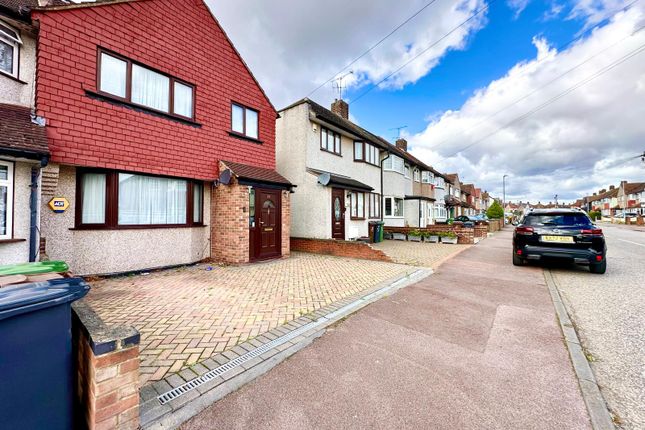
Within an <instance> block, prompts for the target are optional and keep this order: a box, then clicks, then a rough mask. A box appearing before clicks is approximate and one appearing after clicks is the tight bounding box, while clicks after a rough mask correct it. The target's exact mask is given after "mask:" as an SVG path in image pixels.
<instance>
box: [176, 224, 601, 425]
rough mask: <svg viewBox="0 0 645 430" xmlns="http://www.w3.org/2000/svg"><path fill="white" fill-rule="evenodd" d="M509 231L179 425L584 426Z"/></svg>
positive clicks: (540, 294) (549, 315)
mask: <svg viewBox="0 0 645 430" xmlns="http://www.w3.org/2000/svg"><path fill="white" fill-rule="evenodd" d="M510 237H511V232H510V229H507V230H506V231H503V232H499V233H497V234H496V235H495V236H494V237H492V238H488V239H487V240H485V241H482V242H481V243H480V244H479V245H477V246H475V247H471V248H470V249H467V250H465V251H464V252H461V253H460V254H458V255H457V256H456V257H455V258H453V259H451V260H449V261H447V262H446V263H444V264H443V265H441V266H440V267H439V269H438V270H437V272H436V273H435V275H433V276H430V277H428V278H426V279H424V280H422V281H421V282H419V283H417V284H414V285H412V286H409V287H407V288H405V289H402V290H400V291H399V292H397V293H396V294H393V295H391V296H389V297H387V298H384V299H381V300H380V301H378V302H376V303H374V304H372V305H370V306H369V307H367V308H364V309H363V310H362V311H360V312H358V313H356V314H354V315H353V316H351V317H349V318H348V319H346V320H345V321H344V322H342V323H339V324H338V325H337V326H335V328H334V329H328V331H327V332H326V334H324V335H323V336H322V337H320V338H319V339H318V340H316V341H315V342H314V343H313V344H312V345H311V346H309V347H308V348H306V349H304V350H302V351H300V352H299V353H298V354H296V355H294V356H293V357H291V358H290V359H288V360H287V361H285V362H283V363H281V364H280V365H278V366H277V367H275V368H274V369H273V370H271V371H270V372H269V373H267V374H266V375H264V376H263V377H261V378H258V379H256V380H255V381H254V382H252V383H250V384H248V385H246V386H244V387H242V388H241V389H240V390H238V391H237V392H235V393H233V394H231V395H229V396H227V397H225V398H224V399H222V400H221V401H219V402H217V403H215V404H213V405H211V406H210V407H208V408H207V409H206V410H204V411H203V412H202V413H200V414H199V415H197V416H195V417H194V418H193V419H192V420H190V421H188V422H187V423H186V424H184V426H183V427H182V428H183V429H211V428H218V429H238V428H239V429H241V428H254V429H301V428H322V429H332V428H333V429H337V428H344V429H345V428H376V429H380V428H433V429H455V428H459V429H482V428H486V429H509V428H521V429H588V428H590V422H589V416H588V414H587V410H586V408H585V404H584V401H583V399H582V397H581V393H580V389H579V386H578V381H577V379H576V377H575V375H574V372H573V369H572V367H571V362H570V360H569V356H568V351H567V349H566V347H565V345H564V342H563V337H562V332H561V331H560V328H559V325H558V322H557V319H556V316H555V314H554V309H553V304H552V302H551V298H550V296H549V292H548V289H547V287H546V284H545V281H544V276H543V273H542V269H541V268H537V267H514V266H512V264H511V244H510Z"/></svg>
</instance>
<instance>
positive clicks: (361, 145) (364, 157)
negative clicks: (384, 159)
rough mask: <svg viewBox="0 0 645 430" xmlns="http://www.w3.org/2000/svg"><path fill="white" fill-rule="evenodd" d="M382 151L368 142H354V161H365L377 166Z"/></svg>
mask: <svg viewBox="0 0 645 430" xmlns="http://www.w3.org/2000/svg"><path fill="white" fill-rule="evenodd" d="M379 154H380V151H379V149H378V148H377V147H376V146H374V145H370V144H369V143H366V142H358V141H357V142H354V161H364V162H366V163H369V164H373V165H375V166H378V165H379V161H380V156H379Z"/></svg>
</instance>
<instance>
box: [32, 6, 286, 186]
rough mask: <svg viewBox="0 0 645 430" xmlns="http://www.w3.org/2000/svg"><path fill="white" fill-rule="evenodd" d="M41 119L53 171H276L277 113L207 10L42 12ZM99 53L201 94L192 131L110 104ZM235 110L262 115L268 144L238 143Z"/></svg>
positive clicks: (208, 175) (200, 175) (206, 175)
mask: <svg viewBox="0 0 645 430" xmlns="http://www.w3.org/2000/svg"><path fill="white" fill-rule="evenodd" d="M33 17H34V19H35V20H37V21H38V23H39V28H40V31H39V36H38V69H37V80H36V82H37V96H36V107H37V113H38V115H40V116H43V117H44V118H46V120H47V134H48V138H49V149H50V151H51V156H52V161H53V162H59V163H63V164H71V165H82V166H91V167H100V168H108V169H122V170H128V171H135V172H147V173H152V174H164V175H170V176H181V177H188V178H197V179H204V180H210V179H215V178H217V175H218V164H217V162H218V160H230V161H238V162H241V163H245V164H250V165H256V166H259V167H265V168H275V121H276V115H277V113H276V111H275V109H274V108H273V106H272V105H271V103H270V101H269V100H268V98H267V97H266V96H265V94H264V92H263V91H262V89H261V88H260V87H259V85H258V84H257V82H256V81H255V79H254V78H253V76H252V75H251V73H250V72H249V70H248V69H247V67H246V66H245V64H244V62H243V61H242V59H241V58H240V57H239V55H238V53H237V51H236V50H235V48H234V47H233V45H232V44H231V43H230V41H229V40H228V38H227V37H226V34H225V33H224V31H223V30H222V28H221V27H220V26H219V24H218V23H217V21H216V20H215V18H214V17H213V16H212V15H211V13H210V12H209V10H208V8H207V6H206V5H205V3H204V2H203V1H201V0H184V1H162V2H159V1H138V2H122V3H117V4H107V5H98V6H92V7H85V6H83V5H81V6H79V7H76V8H72V9H65V10H51V9H50V10H47V11H36V12H34V14H33ZM98 47H102V48H105V49H108V50H110V51H113V52H115V53H117V54H120V55H122V56H124V57H128V58H130V59H132V60H135V61H139V62H141V63H143V64H144V65H147V66H150V67H152V68H155V69H157V70H160V71H162V72H164V73H167V74H169V75H171V76H174V77H176V78H179V79H182V80H184V81H186V82H188V83H191V84H194V85H195V87H196V90H195V109H194V110H195V122H196V123H197V124H186V123H182V122H178V121H176V120H173V119H169V118H166V117H164V116H162V115H155V114H150V113H147V112H144V111H141V110H137V109H133V108H130V107H126V106H124V105H123V104H119V103H114V102H110V101H106V100H104V99H101V98H99V97H96V96H95V95H93V94H92V92H94V93H95V92H96V91H97V90H98V88H97V86H98V85H97V58H98V51H97V49H98ZM231 101H235V102H237V103H240V104H243V105H245V106H248V107H251V108H253V109H256V110H257V111H259V140H260V141H262V144H258V143H256V142H251V141H248V140H244V139H239V138H236V137H234V136H231V135H229V131H230V130H231Z"/></svg>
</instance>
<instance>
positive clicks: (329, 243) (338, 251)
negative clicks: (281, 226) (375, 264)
mask: <svg viewBox="0 0 645 430" xmlns="http://www.w3.org/2000/svg"><path fill="white" fill-rule="evenodd" d="M291 251H300V252H310V253H313V254H325V255H335V256H337V257H350V258H361V259H363V260H377V261H387V262H389V263H391V262H392V259H391V258H390V257H388V256H387V255H385V253H384V252H383V251H381V250H378V249H374V248H372V247H371V246H370V245H369V244H368V243H365V242H355V241H348V240H334V239H309V238H303V237H292V238H291Z"/></svg>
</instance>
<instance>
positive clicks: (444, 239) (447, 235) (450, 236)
mask: <svg viewBox="0 0 645 430" xmlns="http://www.w3.org/2000/svg"><path fill="white" fill-rule="evenodd" d="M457 240H458V239H457V235H456V234H455V233H453V232H451V231H446V232H444V233H441V243H450V244H453V245H454V244H456V243H457Z"/></svg>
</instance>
